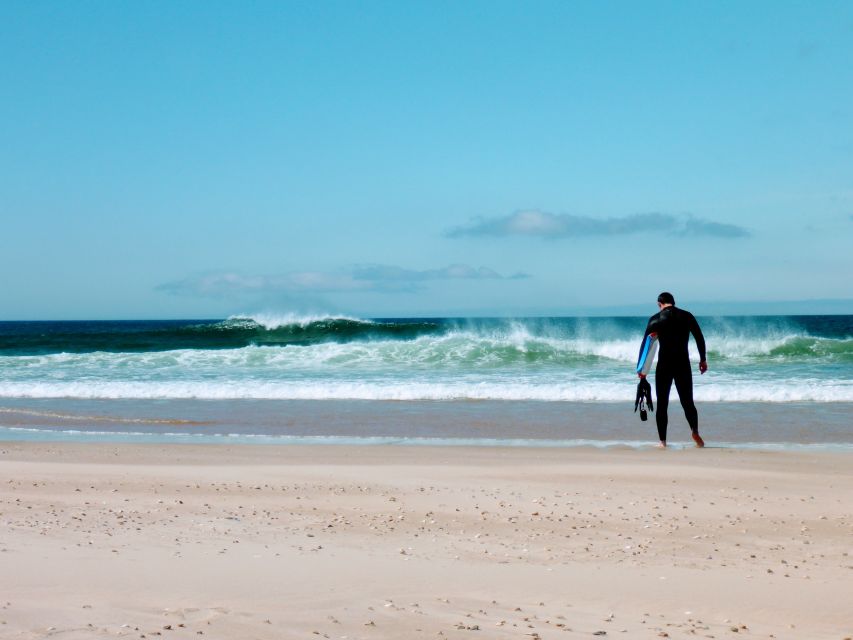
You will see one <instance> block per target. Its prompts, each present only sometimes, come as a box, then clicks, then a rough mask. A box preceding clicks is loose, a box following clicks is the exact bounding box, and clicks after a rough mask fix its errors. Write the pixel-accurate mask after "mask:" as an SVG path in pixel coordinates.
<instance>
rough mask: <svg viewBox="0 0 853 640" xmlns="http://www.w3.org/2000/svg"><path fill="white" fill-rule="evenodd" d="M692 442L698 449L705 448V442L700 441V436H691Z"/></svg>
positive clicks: (696, 434)
mask: <svg viewBox="0 0 853 640" xmlns="http://www.w3.org/2000/svg"><path fill="white" fill-rule="evenodd" d="M693 442H695V443H696V446H697V447H699V448H702V447H704V446H705V441H704V440H703V439H702V436H700V435H699V434H698V433H694V434H693Z"/></svg>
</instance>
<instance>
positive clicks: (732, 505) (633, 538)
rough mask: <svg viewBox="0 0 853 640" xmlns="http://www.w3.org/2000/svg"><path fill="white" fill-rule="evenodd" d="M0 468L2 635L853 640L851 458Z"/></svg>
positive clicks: (705, 455)
mask: <svg viewBox="0 0 853 640" xmlns="http://www.w3.org/2000/svg"><path fill="white" fill-rule="evenodd" d="M0 468H2V469H3V471H4V475H5V478H6V480H5V481H4V482H3V483H2V485H0V517H2V519H3V523H4V528H3V532H2V534H0V592H2V593H3V594H4V597H3V600H4V602H3V603H2V605H3V606H2V607H0V635H2V636H3V637H9V638H42V637H44V638H46V637H48V636H52V635H54V634H56V633H60V632H61V633H62V637H67V638H72V639H73V638H81V639H82V638H91V637H96V636H97V637H128V638H140V637H143V636H144V637H146V638H152V637H157V638H160V637H171V638H181V639H183V638H190V637H195V638H197V637H214V638H226V639H230V638H233V639H235V640H237V639H242V638H246V637H253V638H302V637H317V636H319V637H328V638H341V637H343V636H346V637H347V638H350V639H352V638H365V639H368V638H419V637H423V638H426V637H430V638H435V637H438V638H470V637H472V632H476V631H481V632H482V633H483V637H489V638H516V637H520V636H524V637H528V638H535V637H538V638H541V639H549V640H550V639H552V638H586V637H591V636H592V634H594V633H596V632H598V631H605V632H607V635H609V636H613V635H616V636H617V637H629V638H660V637H673V638H677V637H694V636H698V637H710V636H713V637H716V638H725V637H735V636H734V635H733V634H734V633H735V631H733V629H735V628H736V629H737V632H738V633H741V634H744V633H748V635H749V636H750V637H762V638H770V637H774V638H802V637H809V638H815V639H820V638H827V639H829V638H834V639H838V638H844V637H846V636H849V635H850V634H851V633H853V628H851V627H853V625H852V624H851V620H850V617H849V615H848V614H847V588H846V587H847V585H849V581H850V576H851V575H853V574H851V569H853V558H851V556H850V555H849V554H850V551H851V549H850V544H849V540H850V536H851V532H853V515H851V512H850V509H849V505H850V504H853V470H851V468H850V464H849V456H848V455H846V454H834V453H805V452H759V451H743V450H724V449H717V450H713V449H704V450H700V449H684V450H673V451H658V450H635V449H606V450H602V449H595V448H588V449H584V448H577V449H553V448H491V447H394V446H375V447H346V446H308V445H305V446H299V447H293V446H291V447H288V446H281V447H279V446H273V445H268V446H263V447H256V446H251V445H220V446H214V445H200V446H195V445H153V444H149V445H114V444H94V443H92V444H88V443H87V444H81V443H23V442H2V443H0ZM623 630H624V633H623ZM663 634H666V635H663ZM475 637H476V634H475Z"/></svg>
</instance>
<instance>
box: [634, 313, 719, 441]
mask: <svg viewBox="0 0 853 640" xmlns="http://www.w3.org/2000/svg"><path fill="white" fill-rule="evenodd" d="M650 333H657V336H658V366H657V368H656V369H655V391H656V392H657V411H656V412H655V421H656V422H657V425H658V436H659V437H660V439H661V441H662V442H665V441H666V425H667V415H666V410H667V407H668V406H669V391H670V389H671V388H672V383H673V381H674V382H675V388H676V390H678V397H679V398H680V399H681V406H682V407H683V408H684V415H685V416H686V417H687V423H688V424H689V425H690V429H691V430H692V431H693V432H694V433H697V432H698V431H699V414H698V412H697V411H696V405H695V404H693V373H692V372H691V370H690V356H689V355H688V353H687V342H688V340H690V334H693V339H694V340H696V347H697V348H698V349H699V360H700V361H701V362H704V361H705V337H704V336H703V335H702V330H701V329H700V328H699V323H698V322H696V318H694V317H693V314H692V313H690V312H689V311H685V310H684V309H678V308H677V307H665V308H664V309H662V310H661V311H660V312H659V313H656V314H655V315H653V316H652V317H651V318H649V324H648V326H647V327H646V333H645V335H643V342H642V343H641V344H645V341H646V336H648V335H649V334H650ZM640 354H641V355H642V346H641V347H640Z"/></svg>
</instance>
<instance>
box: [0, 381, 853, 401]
mask: <svg viewBox="0 0 853 640" xmlns="http://www.w3.org/2000/svg"><path fill="white" fill-rule="evenodd" d="M634 386H635V385H634V383H633V382H631V381H630V378H629V379H627V380H626V381H625V382H615V381H613V382H602V381H589V382H586V383H584V382H582V381H578V380H575V381H574V382H573V383H569V382H568V381H564V382H562V383H560V384H548V383H542V382H525V381H517V382H512V381H496V380H475V379H468V380H448V381H445V382H442V381H437V382H427V381H423V380H409V381H406V382H399V381H397V382H395V381H387V380H379V381H376V382H369V381H360V380H341V381H324V380H300V381H294V382H288V381H258V380H227V379H224V380H223V379H217V380H183V381H176V380H168V381H118V380H101V381H89V380H76V381H59V382H52V381H46V380H45V381H30V382H26V383H23V382H8V381H4V382H0V397H4V398H86V399H96V398H104V399H120V398H136V399H168V398H182V399H193V398H194V399H210V400H216V399H282V400H397V401H407V400H533V401H546V402H558V401H564V402H626V401H627V400H630V399H632V398H633V393H634ZM672 397H673V399H675V398H676V397H677V394H676V393H675V392H674V390H673V396H672ZM694 397H695V398H696V400H697V401H700V402H853V383H851V382H850V381H842V380H801V381H799V382H798V383H797V384H796V385H793V384H791V385H785V384H778V383H772V382H771V383H761V382H752V383H749V382H715V383H713V384H710V383H709V384H701V385H699V384H697V385H696V388H695V391H694Z"/></svg>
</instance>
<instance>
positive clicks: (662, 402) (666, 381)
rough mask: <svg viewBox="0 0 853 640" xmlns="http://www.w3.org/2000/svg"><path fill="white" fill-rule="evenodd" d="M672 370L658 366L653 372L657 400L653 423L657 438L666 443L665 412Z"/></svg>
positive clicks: (670, 386) (667, 404)
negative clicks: (656, 429) (655, 427)
mask: <svg viewBox="0 0 853 640" xmlns="http://www.w3.org/2000/svg"><path fill="white" fill-rule="evenodd" d="M672 379H673V375H672V370H670V369H669V368H668V367H660V366H658V368H657V370H656V371H655V393H656V394H657V400H656V404H655V422H656V423H657V425H658V438H659V439H660V441H661V442H666V424H667V415H666V410H667V407H668V406H669V390H670V389H671V388H672Z"/></svg>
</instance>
